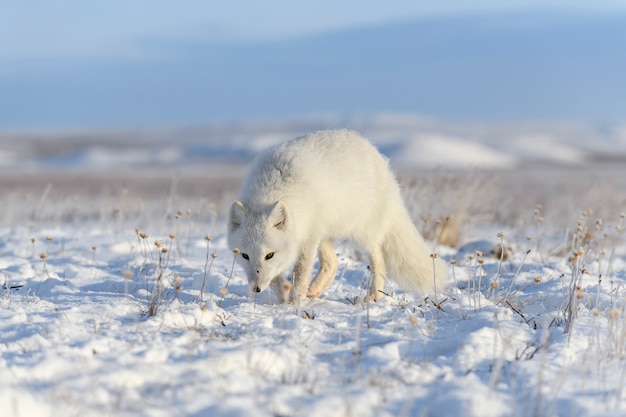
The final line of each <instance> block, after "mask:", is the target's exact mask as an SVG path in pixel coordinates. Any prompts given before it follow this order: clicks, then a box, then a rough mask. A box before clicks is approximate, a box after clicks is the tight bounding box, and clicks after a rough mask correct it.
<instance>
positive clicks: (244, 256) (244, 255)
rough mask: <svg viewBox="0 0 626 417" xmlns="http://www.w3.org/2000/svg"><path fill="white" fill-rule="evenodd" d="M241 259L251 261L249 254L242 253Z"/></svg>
mask: <svg viewBox="0 0 626 417" xmlns="http://www.w3.org/2000/svg"><path fill="white" fill-rule="evenodd" d="M241 257H242V258H243V259H245V260H246V261H249V260H250V257H249V256H248V254H247V253H242V254H241Z"/></svg>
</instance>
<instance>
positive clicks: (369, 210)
mask: <svg viewBox="0 0 626 417" xmlns="http://www.w3.org/2000/svg"><path fill="white" fill-rule="evenodd" d="M336 239H350V240H352V241H354V242H355V243H356V244H358V245H359V246H360V247H361V248H363V249H364V250H366V251H367V252H368V253H369V255H370V267H371V269H372V271H373V279H372V284H371V286H370V295H371V296H372V297H373V298H374V299H378V298H380V297H381V296H382V294H383V293H382V290H383V286H384V281H385V278H386V276H387V273H389V276H390V277H391V278H392V279H393V280H394V281H396V282H397V283H398V284H399V285H400V286H401V287H402V288H404V289H407V290H413V291H417V292H420V293H422V294H424V293H432V292H434V291H440V290H442V289H443V287H444V283H445V281H446V275H447V273H446V266H445V264H444V263H443V262H442V261H441V260H440V259H432V258H431V256H430V250H429V249H428V247H427V246H426V243H425V242H424V239H423V238H422V236H421V235H420V233H419V232H418V231H417V229H416V228H415V226H414V225H413V223H412V222H411V219H410V217H409V214H408V213H407V210H406V208H405V206H404V203H403V201H402V197H401V194H400V188H399V187H398V183H397V182H396V180H395V178H394V175H393V173H392V172H391V170H390V169H389V166H388V164H387V160H386V159H385V158H384V157H383V156H382V155H381V154H380V153H379V152H378V151H377V150H376V148H374V146H372V144H371V143H369V142H368V141H367V140H366V139H364V138H362V137H361V136H359V135H358V134H357V133H355V132H352V131H349V130H329V131H320V132H315V133H312V134H310V135H307V136H303V137H300V138H297V139H294V140H292V141H289V142H286V143H283V144H281V145H278V146H275V147H273V148H271V149H269V150H267V151H266V152H264V153H262V154H261V155H259V157H258V158H257V159H256V161H255V162H254V164H253V166H252V168H251V170H250V173H249V175H248V177H247V180H246V182H245V184H244V186H243V190H242V192H241V196H240V201H238V202H235V203H233V205H232V207H231V210H230V218H229V234H228V242H229V245H230V246H231V248H233V249H234V248H238V249H239V250H240V251H241V253H242V255H241V256H237V258H238V262H239V263H240V264H241V265H242V267H243V268H244V270H245V271H246V275H247V277H248V282H249V283H250V288H251V290H252V291H263V290H264V289H265V288H267V287H268V286H270V285H271V287H272V289H274V290H275V291H276V292H277V294H278V296H279V298H280V299H281V301H284V300H286V296H287V291H288V288H289V287H288V286H287V285H286V282H285V280H284V275H285V274H287V273H289V271H291V270H292V268H293V285H292V287H291V295H290V300H291V301H292V302H299V301H301V300H302V299H304V297H305V296H307V295H308V296H309V297H317V296H318V295H319V294H320V293H321V292H322V291H323V290H324V289H325V288H326V287H327V286H328V285H329V284H330V283H331V282H332V280H333V279H334V277H335V274H336V272H337V265H338V261H337V258H336V255H335V251H334V248H333V241H334V240H336ZM244 254H245V255H247V257H248V258H249V259H248V260H246V259H244V257H243V255H244ZM272 254H273V255H272ZM268 255H270V256H268ZM316 256H319V261H320V262H319V268H318V273H317V275H316V277H315V279H314V280H313V282H312V283H311V285H310V287H309V280H310V276H311V273H312V270H313V265H314V262H315V258H316ZM266 257H267V258H268V259H266Z"/></svg>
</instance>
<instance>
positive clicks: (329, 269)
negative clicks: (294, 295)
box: [307, 239, 339, 298]
mask: <svg viewBox="0 0 626 417" xmlns="http://www.w3.org/2000/svg"><path fill="white" fill-rule="evenodd" d="M318 251H319V270H318V271H317V275H315V279H313V282H311V286H310V287H309V292H308V294H307V296H308V297H309V298H316V297H319V295H320V294H321V293H322V292H323V291H324V290H325V289H326V288H327V287H328V286H329V285H330V284H331V283H332V282H333V280H334V279H335V275H337V267H338V266H339V261H338V260H337V255H336V253H335V247H334V246H333V241H332V240H328V239H327V240H323V241H322V242H321V243H320V246H319V249H318Z"/></svg>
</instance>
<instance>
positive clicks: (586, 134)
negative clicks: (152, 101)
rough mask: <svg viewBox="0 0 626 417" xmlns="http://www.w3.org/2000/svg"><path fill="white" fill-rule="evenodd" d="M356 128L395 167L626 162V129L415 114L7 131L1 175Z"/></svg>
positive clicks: (242, 157)
mask: <svg viewBox="0 0 626 417" xmlns="http://www.w3.org/2000/svg"><path fill="white" fill-rule="evenodd" d="M345 127H348V128H351V129H354V130H357V131H359V132H360V133H361V134H363V135H364V136H366V137H368V138H369V139H370V140H372V141H373V142H374V143H375V144H376V145H377V146H378V147H379V148H380V150H381V151H382V152H383V153H384V154H385V155H387V156H388V157H389V158H390V159H391V161H392V162H394V163H398V164H401V165H410V166H417V167H422V168H426V169H431V168H433V167H444V168H457V169H466V168H468V167H479V168H485V169H502V168H514V167H518V166H523V165H525V164H527V163H533V162H542V163H550V164H557V165H571V166H581V165H590V164H594V163H595V162H598V161H602V162H606V161H615V162H620V161H623V160H624V159H626V128H625V127H624V126H620V125H616V126H613V127H611V128H602V129H600V128H594V127H593V126H587V125H576V124H555V123H552V124H550V123H544V124H539V123H537V124H522V123H512V124H493V123H492V124H487V123H485V124H480V123H459V122H457V123H447V122H439V121H434V120H428V119H423V118H419V117H416V116H410V115H409V116H407V115H393V114H389V115H377V116H375V117H370V118H358V117H353V118H337V117H321V118H315V119H303V120H293V121H291V122H281V123H278V122H277V123H273V122H247V123H241V124H233V125H212V126H207V127H198V128H181V129H175V128H168V129H144V130H129V131H122V130H120V131H109V132H106V131H94V132H91V131H83V132H80V131H76V132H56V133H37V132H31V133H28V132H13V133H11V132H4V133H2V132H0V144H2V145H3V148H4V149H6V150H3V151H2V153H0V169H3V170H24V169H26V170H31V171H32V170H35V171H37V170H41V169H50V168H52V169H80V170H106V169H115V168H119V167H137V166H155V165H159V166H170V167H172V166H173V167H177V166H183V167H185V166H189V165H197V166H202V165H204V164H208V163H216V162H237V163H242V162H243V163H247V162H249V161H250V159H251V158H252V157H253V156H254V155H255V154H257V153H258V152H260V151H261V150H263V149H265V148H267V147H269V146H271V145H274V144H277V143H281V142H284V141H286V140H289V139H291V138H294V137H296V136H299V135H302V134H306V133H309V132H311V131H313V130H319V129H328V128H345Z"/></svg>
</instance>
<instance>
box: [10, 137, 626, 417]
mask: <svg viewBox="0 0 626 417" xmlns="http://www.w3.org/2000/svg"><path fill="white" fill-rule="evenodd" d="M442 135H443V136H446V137H448V138H449V141H447V142H445V143H454V140H456V139H450V138H454V136H452V135H449V136H447V134H442ZM391 136H393V135H390V136H389V137H391ZM259 137H260V138H261V139H259V142H258V143H259V144H260V143H261V142H262V143H263V145H265V144H266V143H270V142H272V141H273V140H274V138H273V137H272V136H271V135H262V136H259ZM382 142H384V140H383V141H382ZM484 143H486V142H484ZM406 144H407V146H408V145H410V143H409V142H406ZM259 146H260V145H259ZM468 146H469V145H468ZM157 148H158V146H157ZM494 149H495V148H494ZM415 152H418V151H417V150H415ZM166 154H167V155H170V153H169V151H168V152H166ZM175 155H180V154H175ZM398 155H399V154H398ZM110 157H111V156H110V155H109V154H105V157H104V158H105V159H108V158H110ZM495 158H497V159H498V160H506V158H505V159H501V158H502V155H499V154H498V155H495ZM105 159H102V160H101V161H102V164H106V163H107V162H106V160H105ZM165 159H167V158H165ZM96 160H97V158H96V159H92V162H93V161H96ZM93 163H95V162H93ZM155 163H156V162H155ZM497 166H500V165H496V167H497ZM456 167H457V168H458V169H460V167H459V166H458V165H457V166H456ZM74 168H75V167H74ZM504 168H506V170H507V172H512V174H511V175H510V176H506V177H505V180H504V184H503V185H502V187H501V188H493V187H491V188H489V190H488V192H486V193H483V194H480V193H479V192H478V191H480V187H463V186H459V183H458V182H453V181H444V182H442V183H437V182H435V181H431V180H429V175H430V174H425V175H426V177H425V179H423V181H422V182H419V183H417V184H416V185H414V187H416V190H417V192H415V191H416V190H406V191H407V194H406V195H407V196H409V198H412V199H416V200H417V201H411V202H409V203H411V205H412V206H416V207H417V209H419V208H420V207H422V208H424V207H426V206H427V207H428V210H432V211H434V213H432V214H433V215H434V216H436V215H438V214H446V210H448V209H449V207H444V206H443V205H437V204H433V202H432V201H429V202H425V201H422V200H420V196H421V195H426V196H437V198H440V200H441V201H442V202H443V201H446V202H447V201H465V200H466V199H467V195H466V194H464V193H470V197H473V198H474V200H476V201H475V203H476V204H475V205H473V206H472V208H470V209H468V210H476V211H470V212H468V213H467V217H466V220H465V222H464V223H465V224H464V227H463V229H462V239H461V242H460V244H459V246H458V247H455V248H453V247H445V246H438V247H437V248H436V250H437V252H438V254H439V255H440V256H441V257H443V258H444V259H445V260H446V261H447V262H449V263H450V266H449V268H450V273H451V276H452V277H451V283H450V286H449V288H447V289H446V290H445V291H442V292H441V293H439V294H437V295H436V297H434V296H431V297H429V298H426V299H425V298H424V297H423V296H420V295H419V294H413V293H402V292H401V291H400V290H399V289H398V288H397V287H396V286H395V285H394V284H393V283H392V282H389V283H388V284H387V287H386V289H387V292H388V294H389V296H387V297H385V298H384V299H383V300H381V301H380V302H377V303H373V302H368V301H367V300H366V299H364V296H365V294H366V293H367V292H366V290H365V288H364V286H365V283H366V282H367V280H368V267H367V264H366V263H365V262H364V261H363V257H362V256H360V254H359V253H358V252H357V251H355V250H354V249H353V248H352V247H351V246H350V245H348V244H346V243H343V242H342V243H340V244H339V245H338V246H337V252H338V254H339V259H340V268H339V273H338V276H337V279H336V280H335V282H334V283H333V284H332V285H331V286H330V287H329V288H328V290H327V291H326V292H324V293H323V295H322V296H321V297H320V298H319V299H316V300H311V301H307V302H306V303H304V304H303V305H299V306H294V305H288V304H277V303H276V298H275V297H274V296H273V295H272V294H271V293H269V292H264V293H261V294H259V295H258V296H257V297H256V299H255V298H253V297H251V295H250V294H249V293H248V285H247V282H246V280H245V277H244V274H243V271H241V270H239V269H238V268H237V267H235V268H234V269H233V257H234V254H233V253H232V252H231V251H230V249H229V248H228V247H227V244H226V235H225V221H224V217H223V212H224V210H225V208H224V207H221V206H227V204H228V201H230V198H231V196H232V195H234V193H235V192H236V188H237V181H234V180H233V182H232V183H225V184H226V185H225V187H226V190H224V189H222V185H223V184H224V183H223V178H224V177H225V176H227V175H233V176H240V175H241V171H240V170H233V171H229V172H222V173H220V175H219V176H216V177H211V178H207V177H206V176H204V177H203V176H202V175H201V177H200V179H199V180H197V181H199V184H200V185H201V186H198V185H197V184H196V183H194V182H190V183H189V184H191V185H189V184H188V183H187V182H186V181H187V180H189V178H192V177H193V175H196V173H195V171H189V172H186V171H185V172H183V173H182V174H181V173H180V170H181V168H180V166H176V167H175V169H174V170H168V169H169V168H168V169H166V168H158V169H155V170H154V171H149V170H145V169H142V170H137V171H135V172H133V171H123V170H122V171H119V172H115V174H116V175H112V174H111V176H110V181H108V182H107V181H106V178H105V179H102V178H101V177H100V176H101V172H100V171H95V173H91V174H89V173H88V172H87V173H86V174H85V175H83V176H82V177H81V178H79V180H80V181H83V183H80V182H78V183H75V182H73V181H77V180H76V179H74V174H73V172H74V171H70V175H69V177H71V179H67V178H66V179H64V177H63V176H62V175H60V174H59V173H58V172H56V174H55V175H56V176H52V175H50V172H49V171H47V168H46V167H45V166H43V167H41V168H40V171H39V172H38V173H35V174H33V175H34V177H33V178H34V179H32V182H28V183H19V186H18V187H16V188H11V187H3V188H0V193H1V194H0V199H1V200H2V202H3V205H4V208H3V210H2V211H1V212H0V283H1V284H2V285H0V402H1V403H2V404H3V407H2V409H1V410H2V411H1V412H0V415H2V416H7V417H14V416H24V415H37V416H59V415H63V416H66V415H89V416H105V415H106V416H109V415H115V416H136V415H142V416H172V415H177V416H198V417H200V416H228V417H230V416H288V415H289V416H290V415H298V416H324V417H326V416H349V415H358V416H441V417H443V416H494V417H500V416H621V415H624V413H626V393H625V392H624V383H625V380H626V361H625V360H624V359H625V355H626V338H625V335H626V311H624V309H625V308H626V307H625V306H626V303H625V295H626V293H625V291H624V289H625V288H626V272H625V271H626V244H625V243H624V236H623V233H620V232H619V231H618V227H624V225H623V219H622V218H620V216H619V215H620V213H621V211H624V201H623V199H620V198H619V197H618V196H619V195H622V196H623V195H624V194H623V187H622V188H620V187H621V186H622V185H623V182H622V183H620V182H616V183H615V184H613V185H614V188H610V189H608V190H609V191H606V190H607V189H606V188H599V189H596V190H595V192H592V191H593V187H594V185H593V184H595V183H594V182H593V181H592V180H590V181H591V182H586V179H587V178H591V177H593V176H602V175H604V174H603V172H604V171H601V170H599V169H596V168H597V167H596V168H588V167H580V168H578V169H577V170H575V171H567V170H566V171H563V172H560V171H559V172H556V173H555V171H546V172H549V173H550V176H549V177H550V181H546V178H547V177H546V176H542V175H541V172H543V171H538V170H536V172H534V174H537V175H539V177H540V180H539V184H540V185H541V186H538V185H537V183H536V182H533V181H534V179H533V178H534V177H533V175H532V174H533V173H529V172H525V171H520V170H515V169H514V168H513V167H504ZM550 169H551V170H553V169H554V167H553V166H551V167H550ZM172 172H177V173H178V174H177V175H180V180H179V181H178V187H173V186H172V181H171V177H172V176H173V175H174V174H172ZM572 173H575V174H576V175H573V174H572ZM90 175H95V176H97V177H98V181H104V183H103V184H104V185H98V186H97V187H96V186H94V184H101V183H99V182H97V181H96V180H94V179H90ZM451 175H452V174H451ZM459 175H460V176H461V177H463V178H464V180H469V179H471V175H466V174H465V173H463V172H461V173H460V174H459ZM488 176H489V177H492V176H496V174H495V173H490V174H488ZM5 178H6V177H5ZM120 178H122V180H120ZM146 178H149V179H150V178H151V179H153V180H154V184H158V185H159V187H157V188H155V189H154V190H153V188H154V184H153V183H146V182H145V181H146ZM237 178H238V180H240V177H237ZM602 178H604V177H602ZM615 178H623V171H619V172H618V173H617V174H616V175H615ZM401 179H402V178H401ZM6 181H8V180H6ZM50 181H51V182H53V183H54V186H53V187H52V188H51V189H49V190H48V192H46V193H45V195H42V192H43V191H44V190H45V188H46V184H48V182H50ZM64 181H65V182H64ZM81 184H82V185H81ZM403 184H404V182H403ZM461 184H462V183H461ZM481 184H482V183H481ZM604 184H605V186H606V187H608V186H609V185H611V182H610V181H605V182H604ZM148 185H149V186H148ZM522 185H523V186H525V187H527V188H528V189H530V190H531V191H532V190H534V191H536V193H532V192H525V193H520V194H516V192H517V191H516V190H518V189H519V187H521V186H522ZM203 187H204V188H203ZM541 187H544V188H542V189H541V190H539V189H540V188H541ZM524 189H526V188H524ZM155 190H156V191H155ZM199 190H201V191H199ZM477 190H478V191H477ZM610 190H612V191H610ZM600 192H601V194H599V193H600ZM420 193H422V194H420ZM446 195H452V196H453V197H454V198H452V199H448V198H447V197H446ZM583 195H589V196H590V200H580V198H581V196H583ZM545 196H548V197H545ZM539 202H541V203H542V204H543V206H544V207H543V209H542V210H543V211H541V210H539V211H540V215H541V216H542V218H543V221H542V222H540V221H539V220H538V216H537V215H533V210H535V206H536V204H537V203H539ZM427 203H428V205H427ZM588 204H589V205H588ZM215 206H219V207H218V208H216V207H215ZM590 207H591V208H594V210H595V211H594V212H593V213H591V212H589V211H588V208H590ZM496 211H498V212H499V215H498V216H497V217H496V216H495V214H494V213H495V212H496ZM583 212H584V213H583ZM216 213H217V215H216ZM519 213H522V214H519ZM581 213H583V214H581ZM599 218H602V220H603V221H602V222H601V224H600V223H598V222H597V219H599ZM578 220H580V221H581V222H582V227H583V228H587V229H588V230H589V231H591V232H593V233H589V235H590V236H591V237H590V238H589V239H588V240H584V241H583V240H579V241H577V242H574V238H573V237H572V236H571V235H570V234H568V233H571V231H573V230H576V228H577V222H578ZM416 222H417V224H418V225H419V226H420V227H421V226H422V224H421V223H420V222H419V217H416ZM499 231H502V232H503V238H502V239H503V242H504V244H505V245H506V246H508V247H510V252H509V253H510V255H509V257H508V258H507V259H504V260H502V261H500V259H499V258H497V257H492V256H489V251H490V248H493V247H496V246H498V245H500V244H501V241H500V238H499V237H498V236H497V233H498V232H499ZM138 233H139V234H138ZM141 233H145V234H146V235H147V236H146V237H145V238H143V237H142V235H141ZM170 235H172V236H170ZM207 235H210V236H211V240H210V241H209V240H207V239H206V237H207ZM527 236H529V237H530V240H527ZM565 236H567V238H566V237H565ZM32 238H34V241H32ZM48 238H50V239H48ZM155 242H159V245H160V247H157V245H156V244H155ZM579 247H582V248H583V251H582V252H578V253H579V256H578V257H576V256H575V255H574V252H575V251H577V250H578V248H579ZM163 248H166V249H167V251H166V252H163V250H162V249H163ZM529 251H530V252H529ZM478 252H481V253H483V255H482V256H480V255H479V254H478ZM213 253H215V254H216V257H215V258H212V256H211V254H213ZM41 254H45V257H43V258H42V256H41ZM572 257H573V261H571V262H570V258H572ZM453 260H454V262H453ZM572 262H573V263H572ZM205 277H206V281H205ZM159 279H160V281H159ZM492 284H493V286H492ZM159 285H160V287H159ZM159 288H160V289H161V292H158V291H157V290H158V289H159ZM154 294H160V298H158V299H157V301H156V303H155V305H154V306H153V307H156V310H157V311H156V314H154V315H152V316H151V315H148V314H147V312H148V311H149V309H150V307H151V299H152V297H153V295H154ZM570 303H572V304H571V305H572V308H571V309H570V308H568V306H569V305H570ZM437 306H439V308H438V307H437ZM566 329H567V330H569V331H568V332H566Z"/></svg>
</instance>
